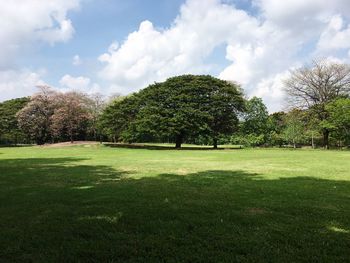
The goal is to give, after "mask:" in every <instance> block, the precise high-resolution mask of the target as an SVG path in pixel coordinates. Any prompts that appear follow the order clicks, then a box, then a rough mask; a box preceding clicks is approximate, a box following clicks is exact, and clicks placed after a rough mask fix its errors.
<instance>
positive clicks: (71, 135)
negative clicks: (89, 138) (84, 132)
mask: <svg viewBox="0 0 350 263" xmlns="http://www.w3.org/2000/svg"><path fill="white" fill-rule="evenodd" d="M73 142H74V140H73V133H71V134H70V143H73Z"/></svg>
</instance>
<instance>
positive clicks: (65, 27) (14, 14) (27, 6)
mask: <svg viewBox="0 0 350 263" xmlns="http://www.w3.org/2000/svg"><path fill="white" fill-rule="evenodd" d="M79 2H80V0H50V1H43V0H21V1H2V2H1V8H0V17H1V19H0V43H1V48H0V100H6V99H11V98H15V97H21V96H28V95H31V94H32V93H33V92H35V91H36V88H35V86H36V85H40V84H44V81H43V80H42V77H43V75H44V74H43V72H40V71H39V72H35V71H31V70H28V69H26V68H20V67H18V66H17V65H16V64H17V58H19V57H21V56H25V54H26V53H27V51H28V49H30V48H31V47H32V46H33V45H34V44H36V43H40V42H44V43H48V44H50V45H53V44H54V43H56V42H66V41H68V40H69V39H70V38H71V37H72V35H73V33H74V28H73V26H72V23H71V21H70V20H69V19H68V17H67V12H68V11H70V10H73V9H76V8H78V7H79Z"/></svg>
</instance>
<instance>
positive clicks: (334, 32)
mask: <svg viewBox="0 0 350 263" xmlns="http://www.w3.org/2000/svg"><path fill="white" fill-rule="evenodd" d="M317 48H318V50H317V51H318V52H322V51H330V50H336V49H347V48H350V24H348V25H347V26H346V27H344V20H343V18H342V17H341V16H340V15H335V16H333V17H332V18H331V19H330V21H329V24H328V26H327V28H326V29H325V30H324V31H323V32H322V34H321V37H320V39H319V42H318V44H317Z"/></svg>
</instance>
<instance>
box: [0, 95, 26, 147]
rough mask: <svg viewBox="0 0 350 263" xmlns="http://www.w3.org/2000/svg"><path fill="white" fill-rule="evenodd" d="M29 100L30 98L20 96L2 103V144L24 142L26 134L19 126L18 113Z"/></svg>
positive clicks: (0, 121)
mask: <svg viewBox="0 0 350 263" xmlns="http://www.w3.org/2000/svg"><path fill="white" fill-rule="evenodd" d="M28 102H29V98H27V97H25V98H18V99H13V100H8V101H4V102H2V103H0V144H3V143H5V144H11V143H14V144H16V143H24V142H26V140H25V137H26V136H25V134H24V133H23V132H22V131H21V130H20V129H19V128H18V122H17V117H16V114H17V112H18V111H20V110H21V109H23V108H24V107H25V106H26V104H27V103H28Z"/></svg>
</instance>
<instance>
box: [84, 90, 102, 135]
mask: <svg viewBox="0 0 350 263" xmlns="http://www.w3.org/2000/svg"><path fill="white" fill-rule="evenodd" d="M86 105H87V108H88V111H89V113H90V117H91V118H90V122H89V129H90V131H91V133H92V136H93V138H94V140H95V141H97V140H98V139H99V137H100V136H101V129H100V126H99V118H100V116H101V114H102V112H103V109H104V108H105V106H106V99H105V97H104V96H103V95H102V94H100V93H94V94H91V95H89V96H87V97H86Z"/></svg>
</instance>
